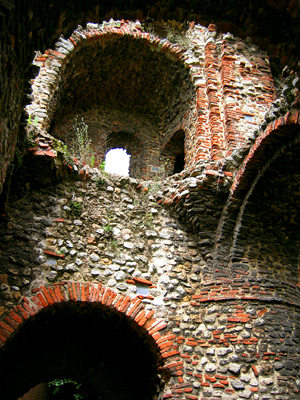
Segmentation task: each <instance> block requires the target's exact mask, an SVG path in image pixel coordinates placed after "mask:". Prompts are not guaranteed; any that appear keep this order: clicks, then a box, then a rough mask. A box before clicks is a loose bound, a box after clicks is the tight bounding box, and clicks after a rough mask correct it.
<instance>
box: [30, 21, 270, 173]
mask: <svg viewBox="0 0 300 400" xmlns="http://www.w3.org/2000/svg"><path fill="white" fill-rule="evenodd" d="M34 64H35V65H37V66H39V67H40V73H39V75H38V76H37V77H36V78H35V80H34V82H33V85H32V97H33V100H32V102H31V104H29V105H28V106H27V107H26V110H27V113H28V115H29V116H30V124H28V126H27V130H28V132H29V134H30V135H33V138H36V142H37V144H38V147H37V148H36V149H35V150H34V152H35V154H37V155H43V154H46V155H51V154H52V156H53V157H54V156H55V152H57V144H55V139H54V138H55V137H56V138H58V139H62V140H64V141H65V142H66V143H71V142H72V140H73V139H74V138H73V136H74V134H73V135H72V124H73V122H74V118H75V117H76V116H79V118H84V119H85V120H86V123H87V124H88V125H90V126H91V137H92V139H93V148H94V150H95V152H96V155H97V158H99V157H102V159H101V158H100V159H97V162H98V163H101V162H102V161H103V154H104V153H105V152H106V150H107V149H109V146H108V145H107V139H108V137H109V135H111V134H112V132H116V133H118V132H123V133H130V134H133V135H134V137H136V138H137V139H138V140H139V142H140V143H141V146H137V147H140V149H139V154H140V155H141V154H142V155H143V156H142V160H141V165H140V171H138V170H137V168H136V167H135V168H134V169H133V170H132V172H133V174H134V175H133V176H134V177H137V178H143V179H145V178H147V177H149V176H151V166H154V167H157V166H159V165H160V163H161V158H162V156H163V154H164V153H165V152H164V147H165V146H166V145H167V144H168V143H169V142H170V140H172V137H173V136H174V135H175V134H176V132H178V131H179V130H182V131H183V132H184V134H185V144H184V149H183V153H184V160H185V168H186V169H189V170H190V169H193V168H197V167H199V166H201V165H202V166H204V163H207V162H211V164H212V165H213V166H214V167H215V168H216V169H218V168H222V166H223V165H224V159H226V158H230V157H231V158H232V157H233V156H234V155H236V154H238V153H239V152H240V151H243V149H245V148H247V147H249V145H250V144H251V141H253V140H254V139H255V132H257V130H258V127H259V125H260V124H261V123H262V122H263V120H264V114H265V113H266V111H267V110H268V109H269V108H270V105H271V103H272V101H273V100H274V86H273V80H272V77H271V74H270V68H269V65H268V62H267V60H266V55H265V54H263V53H261V52H260V51H259V50H258V49H257V48H256V47H255V46H252V45H251V44H249V45H247V44H245V43H243V42H241V41H240V40H239V39H237V38H234V37H233V36H231V35H229V34H227V35H223V34H220V35H217V33H216V29H215V27H214V26H213V25H210V26H209V28H204V27H201V26H199V25H195V24H194V23H191V24H190V28H189V30H188V31H187V32H185V33H182V34H181V37H180V39H178V42H175V43H172V42H170V41H169V40H168V39H166V38H161V37H159V36H156V35H155V34H150V33H149V32H147V31H145V30H144V28H143V27H142V26H141V24H140V23H139V22H136V23H131V22H127V21H123V20H122V21H113V20H111V21H110V22H109V23H103V24H101V25H100V24H88V25H87V27H86V29H83V28H81V27H79V28H78V29H77V30H75V31H74V32H73V34H72V35H71V37H70V39H67V40H66V39H64V38H63V37H61V38H60V39H59V41H58V42H57V43H56V47H55V50H47V51H46V52H45V53H44V54H43V55H42V54H37V56H36V57H35V60H34ZM82 65H85V68H84V69H83V68H82ZM83 110H88V111H83ZM33 121H35V124H34V125H33ZM51 124H52V128H51V129H50V125H51ZM49 134H50V135H51V136H49ZM48 146H49V148H48ZM50 149H51V150H50ZM46 151H48V152H49V151H50V153H45V152H46ZM51 151H52V153H51ZM53 151H54V153H53ZM135 156H136V155H135V154H134V155H133V162H134V158H135ZM175 156H176V155H175V154H174V155H172V157H171V158H173V159H174V158H175ZM173 162H174V160H173Z"/></svg>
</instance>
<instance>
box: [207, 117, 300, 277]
mask: <svg viewBox="0 0 300 400" xmlns="http://www.w3.org/2000/svg"><path fill="white" fill-rule="evenodd" d="M298 164H299V113H298V111H297V110H294V111H292V112H289V113H287V114H286V115H284V116H283V117H281V118H279V119H277V120H276V121H274V122H272V123H271V124H269V125H268V126H267V128H266V129H265V130H264V131H263V132H262V133H261V134H260V135H259V136H258V137H257V139H256V141H255V143H254V144H253V146H252V148H251V149H250V151H249V153H248V155H247V156H246V157H245V159H244V162H243V164H242V166H241V167H240V169H239V170H238V172H237V173H236V176H235V179H234V182H233V184H232V187H231V195H230V196H229V198H228V201H227V204H226V205H225V207H224V210H223V216H222V218H221V220H220V224H219V227H218V230H217V236H216V243H217V245H216V246H215V253H214V256H215V261H216V262H218V261H219V260H222V261H223V263H224V265H228V264H229V263H231V264H232V263H233V265H237V269H238V270H239V273H238V277H240V276H241V274H242V275H243V273H242V272H241V269H242V266H241V263H245V265H246V264H249V265H252V264H253V262H254V260H255V262H256V263H257V265H256V266H255V268H256V269H257V271H258V272H259V273H260V268H261V270H264V268H265V267H264V265H266V264H267V263H268V262H269V263H270V262H271V259H272V258H274V260H273V262H274V265H281V266H285V267H286V266H287V265H288V264H289V262H288V261H287V258H286V257H289V256H288V254H287V253H289V254H290V256H291V260H292V258H293V260H294V261H293V262H292V264H293V265H294V267H293V268H294V274H291V273H288V275H290V279H291V282H293V284H296V283H298V274H297V264H298V256H296V254H297V253H298V250H297V248H298V244H297V239H296V236H297V220H298V215H299V213H298V211H297V193H298V191H297V187H298V186H297V185H298V168H297V166H298ZM276 185H277V186H278V188H276ZM292 214H293V215H292ZM281 229H282V230H283V231H282V232H281V233H280V232H279V231H280V230H281ZM250 238H252V249H251V248H250V247H251V246H250V244H249V243H250ZM275 238H276V240H275ZM298 241H299V239H298ZM221 243H222V245H221V246H220V244H221ZM255 249H256V250H255ZM263 249H264V250H263ZM267 249H268V250H267ZM259 254H260V255H259ZM263 254H264V255H263ZM275 254H277V261H275V259H276V257H275ZM283 254H285V256H284V257H283ZM282 257H283V258H282ZM253 266H254V264H253ZM285 267H284V268H285ZM287 269H288V268H287ZM265 272H266V271H265ZM248 273H249V271H245V272H244V274H245V275H247V274H248ZM230 274H233V277H237V276H236V275H235V273H234V268H232V267H231V269H230ZM292 275H294V277H292ZM277 278H278V277H277ZM281 278H283V276H281Z"/></svg>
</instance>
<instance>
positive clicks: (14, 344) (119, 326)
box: [0, 282, 178, 400]
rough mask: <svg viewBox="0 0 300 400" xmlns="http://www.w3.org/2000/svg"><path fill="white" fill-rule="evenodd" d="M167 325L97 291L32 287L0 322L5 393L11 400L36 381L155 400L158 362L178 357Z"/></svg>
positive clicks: (136, 303) (130, 302)
mask: <svg viewBox="0 0 300 400" xmlns="http://www.w3.org/2000/svg"><path fill="white" fill-rule="evenodd" d="M166 325H167V324H166V323H164V322H163V321H162V320H160V319H156V318H155V316H154V311H146V310H145V308H144V305H143V303H142V302H141V299H140V298H138V297H136V298H134V299H131V298H130V297H128V296H123V295H121V294H117V293H115V292H113V291H112V290H111V289H109V288H106V287H103V286H102V285H101V284H91V283H79V282H68V283H60V284H55V285H51V286H49V287H45V286H42V287H41V288H37V289H35V294H34V295H33V296H32V297H30V298H24V299H23V302H22V304H20V305H18V306H15V307H13V309H11V310H10V311H8V312H7V313H6V314H5V315H4V316H2V318H1V321H0V340H1V350H0V359H1V363H0V365H1V366H2V367H1V378H0V379H1V388H2V389H1V391H2V394H4V393H5V394H6V397H5V398H6V399H8V400H9V399H12V400H15V399H16V398H17V397H18V396H21V395H23V394H25V393H26V392H27V391H28V390H29V389H31V388H32V387H34V386H35V385H36V384H38V383H40V382H49V381H50V380H52V379H56V378H71V379H74V380H77V381H79V382H82V383H85V384H86V385H88V386H90V387H91V388H93V389H94V390H95V391H96V393H99V394H102V395H103V396H104V398H105V399H116V398H120V399H124V400H125V399H132V398H139V399H154V398H159V393H162V390H163V385H164V382H163V381H164V379H165V378H166V377H167V376H168V374H169V373H168V369H166V368H163V360H165V359H167V358H169V357H171V358H172V356H173V355H175V354H178V352H177V351H174V350H172V351H170V350H171V349H172V346H173V341H172V340H171V341H170V335H168V334H164V333H162V330H164V328H166ZM171 339H172V338H171ZM16 360H17V362H16Z"/></svg>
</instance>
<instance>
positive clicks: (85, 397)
mask: <svg viewBox="0 0 300 400" xmlns="http://www.w3.org/2000/svg"><path fill="white" fill-rule="evenodd" d="M48 387H49V388H50V390H51V392H52V393H51V394H52V396H53V397H55V398H56V399H57V400H60V399H61V400H69V399H75V400H91V399H93V400H101V397H100V396H97V395H95V393H91V392H90V391H89V389H88V387H84V385H83V384H82V383H78V382H76V381H74V380H73V379H68V378H66V379H54V380H53V381H51V382H49V383H48Z"/></svg>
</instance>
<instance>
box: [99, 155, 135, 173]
mask: <svg viewBox="0 0 300 400" xmlns="http://www.w3.org/2000/svg"><path fill="white" fill-rule="evenodd" d="M129 160H130V155H129V154H127V153H126V150H124V149H112V150H110V151H109V152H107V153H106V156H105V172H109V173H111V174H118V175H123V176H128V175H129Z"/></svg>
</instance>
